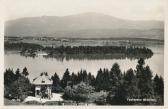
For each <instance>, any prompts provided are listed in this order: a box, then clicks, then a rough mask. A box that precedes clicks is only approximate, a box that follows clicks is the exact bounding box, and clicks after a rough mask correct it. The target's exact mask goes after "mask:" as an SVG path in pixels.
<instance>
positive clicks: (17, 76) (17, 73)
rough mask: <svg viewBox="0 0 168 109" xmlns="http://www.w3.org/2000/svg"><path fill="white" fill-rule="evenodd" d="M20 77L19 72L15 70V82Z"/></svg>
mask: <svg viewBox="0 0 168 109" xmlns="http://www.w3.org/2000/svg"><path fill="white" fill-rule="evenodd" d="M20 76H21V74H20V70H19V69H17V70H16V72H15V78H16V80H17V79H18V78H19V77H20Z"/></svg>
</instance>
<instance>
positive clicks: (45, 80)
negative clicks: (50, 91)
mask: <svg viewBox="0 0 168 109" xmlns="http://www.w3.org/2000/svg"><path fill="white" fill-rule="evenodd" d="M32 83H33V84H34V85H52V83H53V82H52V80H51V78H50V77H49V76H48V74H47V73H45V72H43V73H41V75H40V76H38V77H37V78H35V79H33V82H32Z"/></svg>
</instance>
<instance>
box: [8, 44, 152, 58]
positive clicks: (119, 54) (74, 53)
mask: <svg viewBox="0 0 168 109" xmlns="http://www.w3.org/2000/svg"><path fill="white" fill-rule="evenodd" d="M5 50H18V51H20V54H21V55H23V56H32V57H35V56H36V55H37V53H38V52H39V51H42V52H45V53H47V56H45V58H50V57H54V58H58V59H60V60H62V59H63V58H66V59H67V60H69V59H103V58H106V59H113V58H117V59H118V58H130V59H138V58H140V57H142V58H144V59H146V58H150V57H151V56H152V55H153V52H152V50H151V49H149V48H146V47H136V46H128V47H127V46H73V47H71V46H59V47H53V46H52V47H43V46H41V45H38V44H34V43H8V42H6V43H5Z"/></svg>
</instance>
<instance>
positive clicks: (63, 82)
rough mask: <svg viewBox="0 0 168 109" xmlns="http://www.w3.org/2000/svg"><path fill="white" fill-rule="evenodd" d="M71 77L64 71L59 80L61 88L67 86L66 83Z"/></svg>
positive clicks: (67, 71)
mask: <svg viewBox="0 0 168 109" xmlns="http://www.w3.org/2000/svg"><path fill="white" fill-rule="evenodd" d="M70 80H71V77H70V72H69V70H68V69H66V71H65V73H64V75H63V78H62V80H61V86H62V87H63V88H65V87H66V86H67V85H68V82H70Z"/></svg>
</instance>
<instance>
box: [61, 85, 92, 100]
mask: <svg viewBox="0 0 168 109" xmlns="http://www.w3.org/2000/svg"><path fill="white" fill-rule="evenodd" d="M93 91H94V88H93V87H92V86H90V85H88V84H86V83H84V82H81V83H79V84H77V85H75V86H73V87H70V86H67V87H66V88H65V91H64V95H63V98H64V99H68V100H75V101H86V100H87V99H88V94H90V93H92V92H93Z"/></svg>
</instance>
